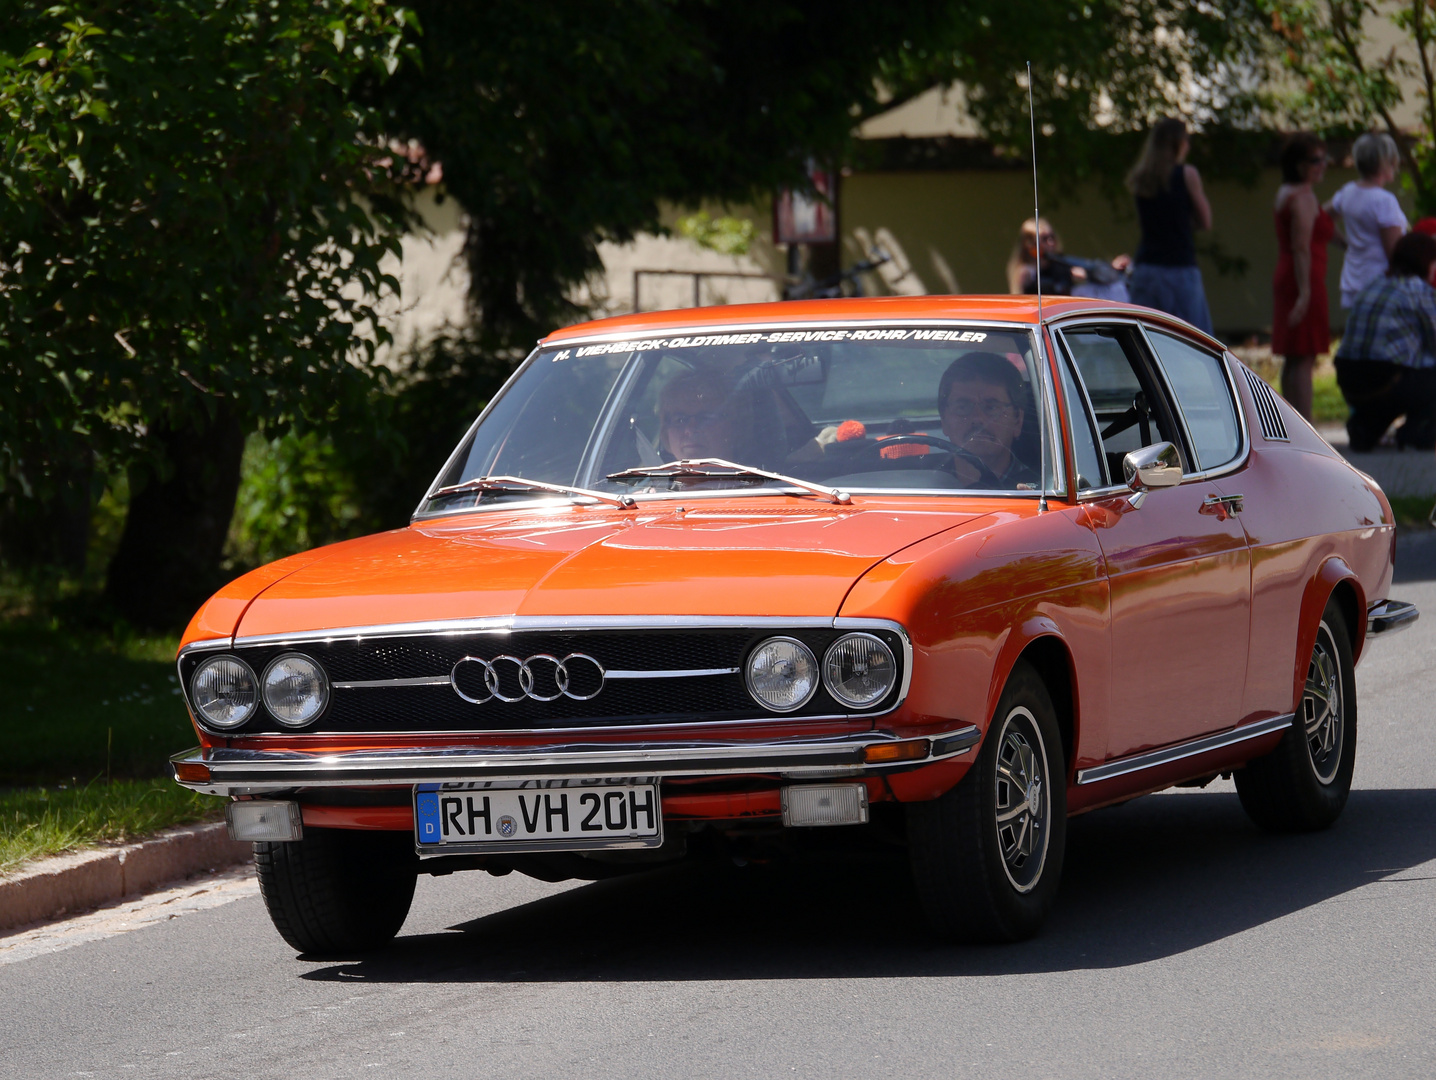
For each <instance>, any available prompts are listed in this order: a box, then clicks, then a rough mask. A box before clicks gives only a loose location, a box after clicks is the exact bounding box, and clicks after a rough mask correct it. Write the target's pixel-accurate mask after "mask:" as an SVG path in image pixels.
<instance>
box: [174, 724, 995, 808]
mask: <svg viewBox="0 0 1436 1080" xmlns="http://www.w3.org/2000/svg"><path fill="white" fill-rule="evenodd" d="M981 739H982V732H981V731H979V730H978V729H977V727H976V726H974V725H971V724H968V725H965V726H963V727H960V728H957V729H954V730H952V731H946V732H943V733H942V734H940V735H934V736H931V737H928V738H920V739H899V738H897V737H896V736H893V735H890V734H884V733H881V732H865V733H863V734H861V735H854V736H838V737H833V738H817V739H785V740H777V741H773V742H743V743H740V742H663V743H659V742H645V743H627V744H619V745H605V744H596V743H580V744H554V745H551V746H489V747H483V748H474V747H441V748H423V749H408V750H355V751H349V752H346V753H339V754H309V753H304V752H301V751H296V750H232V749H225V748H213V747H212V748H209V749H206V748H203V747H195V748H194V749H193V750H187V751H185V752H184V753H182V754H176V755H175V756H174V757H172V758H170V765H171V768H172V769H173V770H174V776H175V780H176V781H177V782H178V783H180V784H182V785H183V786H185V787H187V788H191V789H192V790H194V791H203V792H207V793H208V794H210V795H251V794H262V793H265V792H274V791H288V790H291V789H294V788H310V787H373V786H384V785H392V786H407V785H410V784H437V783H465V782H468V783H472V782H474V781H486V780H505V781H513V780H535V779H540V778H543V777H546V776H563V777H571V778H590V777H592V778H601V777H614V776H657V777H664V776H733V775H751V774H753V773H777V774H779V775H780V776H782V777H784V778H785V779H787V778H792V779H819V778H822V777H839V776H861V775H864V774H867V773H875V772H890V771H892V770H893V769H895V768H914V767H916V766H920V765H928V764H931V763H932V762H935V761H944V760H946V759H948V758H954V757H959V756H961V755H962V754H965V753H967V752H968V751H969V750H971V749H972V748H973V747H974V746H976V745H977V744H978V743H979V742H980V741H981Z"/></svg>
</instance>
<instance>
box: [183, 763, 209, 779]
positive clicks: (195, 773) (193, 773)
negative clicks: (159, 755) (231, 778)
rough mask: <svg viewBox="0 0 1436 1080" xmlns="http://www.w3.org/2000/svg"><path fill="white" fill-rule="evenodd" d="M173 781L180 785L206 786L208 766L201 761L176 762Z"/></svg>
mask: <svg viewBox="0 0 1436 1080" xmlns="http://www.w3.org/2000/svg"><path fill="white" fill-rule="evenodd" d="M175 779H176V780H178V781H179V782H180V783H181V784H208V783H209V766H208V765H206V764H205V763H204V762H202V761H176V762H175Z"/></svg>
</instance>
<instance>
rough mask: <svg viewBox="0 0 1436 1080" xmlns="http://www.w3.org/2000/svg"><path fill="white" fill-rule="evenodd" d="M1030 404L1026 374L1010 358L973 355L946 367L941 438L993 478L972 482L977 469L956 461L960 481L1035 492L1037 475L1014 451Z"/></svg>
mask: <svg viewBox="0 0 1436 1080" xmlns="http://www.w3.org/2000/svg"><path fill="white" fill-rule="evenodd" d="M1026 400H1027V395H1026V393H1025V390H1024V388H1023V384H1022V375H1021V374H1020V373H1019V372H1018V370H1017V368H1016V367H1014V366H1013V364H1012V363H1011V361H1009V360H1008V359H1007V358H1006V357H1003V356H996V355H994V354H993V353H981V352H974V353H968V354H966V355H965V356H960V357H958V358H957V359H956V360H954V361H953V362H952V363H951V364H950V365H948V368H947V370H946V371H944V372H943V373H942V379H941V380H939V382H938V384H937V408H938V415H939V417H940V418H941V421H942V433H943V435H945V436H946V437H947V439H948V441H949V442H951V443H952V444H953V445H954V446H956V447H957V448H958V449H959V450H965V451H967V453H969V454H971V455H973V457H975V458H977V459H978V460H979V461H981V462H982V464H983V466H984V467H985V468H986V471H987V473H990V474H991V476H990V477H987V476H978V477H969V475H968V474H973V473H976V471H977V470H976V469H975V468H973V466H972V464H971V463H970V462H968V461H966V460H964V459H963V458H962V457H960V456H955V457H954V459H953V464H954V468H955V469H956V471H957V474H958V478H959V479H961V480H963V481H964V482H968V483H970V484H971V486H973V487H990V488H992V489H994V490H1001V491H1015V490H1026V489H1033V488H1036V487H1037V484H1038V479H1039V478H1038V476H1037V472H1036V470H1035V469H1033V468H1032V467H1031V466H1030V465H1028V464H1027V463H1026V462H1024V461H1023V460H1022V459H1021V458H1019V457H1018V456H1017V455H1016V454H1015V453H1014V452H1013V450H1012V444H1013V442H1015V441H1016V439H1017V437H1018V436H1019V435H1021V434H1022V421H1023V419H1024V410H1023V402H1025V401H1026ZM994 478H995V479H994ZM983 481H986V482H983Z"/></svg>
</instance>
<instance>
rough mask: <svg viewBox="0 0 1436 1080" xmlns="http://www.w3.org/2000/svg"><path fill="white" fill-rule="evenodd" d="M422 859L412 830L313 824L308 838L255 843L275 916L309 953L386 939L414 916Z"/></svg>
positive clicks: (362, 948)
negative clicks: (412, 907)
mask: <svg viewBox="0 0 1436 1080" xmlns="http://www.w3.org/2000/svg"><path fill="white" fill-rule="evenodd" d="M418 862H419V860H418V857H417V856H416V855H415V854H414V841H413V838H412V837H411V836H410V834H408V833H406V832H404V833H401V832H367V831H359V830H352V829H307V830H306V831H305V834H304V839H303V840H294V841H290V842H287V843H257V844H255V845H254V865H255V869H256V870H257V871H258V875H259V891H260V893H261V894H262V895H263V897H264V904H265V907H267V908H268V909H269V917H270V918H271V919H272V920H273V921H274V928H275V929H276V930H278V931H279V936H280V937H282V938H284V940H285V941H287V942H289V944H290V945H292V946H294V948H296V949H298V950H299V951H300V952H302V953H320V954H324V953H330V954H333V953H351V952H367V951H369V950H372V949H378V948H382V947H383V946H384V945H387V944H388V943H389V941H390V939H392V938H393V937H394V935H395V934H397V933H398V932H399V928H400V927H401V926H403V925H404V920H405V918H407V917H408V915H409V905H410V904H411V903H412V902H413V899H414V884H415V880H416V879H417V877H418Z"/></svg>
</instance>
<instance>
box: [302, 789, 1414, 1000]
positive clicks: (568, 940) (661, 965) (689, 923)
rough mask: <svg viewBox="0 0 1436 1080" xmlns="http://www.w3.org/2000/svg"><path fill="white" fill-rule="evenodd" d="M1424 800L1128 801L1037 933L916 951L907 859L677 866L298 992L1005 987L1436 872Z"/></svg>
mask: <svg viewBox="0 0 1436 1080" xmlns="http://www.w3.org/2000/svg"><path fill="white" fill-rule="evenodd" d="M1432 820H1436V791H1429V790H1391V791H1356V792H1353V793H1352V796H1351V801H1350V803H1349V804H1348V806H1347V809H1346V813H1345V814H1344V815H1343V817H1342V819H1341V821H1340V822H1338V823H1337V825H1336V826H1335V827H1334V828H1333V829H1331V830H1329V831H1327V832H1323V833H1315V834H1308V835H1301V836H1270V835H1267V834H1265V833H1262V832H1260V831H1258V830H1257V829H1256V828H1255V827H1253V826H1252V825H1251V824H1250V823H1249V822H1248V821H1247V819H1246V817H1245V815H1244V814H1243V812H1242V810H1241V806H1240V804H1239V803H1238V802H1237V799H1236V796H1235V795H1232V794H1229V793H1220V794H1217V793H1206V792H1198V793H1183V794H1179V795H1166V796H1156V797H1153V798H1147V799H1140V800H1137V801H1136V802H1134V803H1130V804H1128V805H1126V806H1122V807H1117V808H1113V809H1109V810H1101V811H1097V812H1095V813H1093V814H1089V815H1086V816H1083V817H1079V818H1075V819H1073V821H1072V823H1071V829H1070V833H1069V844H1068V858H1067V866H1066V871H1065V874H1064V879H1063V885H1062V891H1061V895H1060V897H1059V899H1058V903H1057V909H1056V911H1055V912H1054V914H1053V917H1052V918H1051V919H1050V920H1049V922H1048V924H1047V927H1046V928H1045V930H1044V932H1043V934H1042V935H1041V937H1039V938H1037V939H1036V940H1034V941H1030V942H1025V943H1022V944H1020V945H1009V946H986V947H958V946H951V945H941V944H935V943H933V942H932V940H931V939H930V938H929V936H928V935H927V932H926V930H925V927H924V923H923V920H922V916H921V914H920V912H919V910H918V904H917V897H916V895H915V893H914V890H913V886H912V884H911V881H910V879H909V877H908V873H907V864H906V861H905V859H904V858H903V857H902V856H901V855H893V856H886V855H878V856H874V855H865V856H854V857H849V858H841V857H808V858H802V859H796V860H792V861H788V862H784V863H774V864H769V865H764V866H747V867H742V868H740V867H736V866H732V865H719V864H714V863H708V864H684V865H680V866H676V867H671V868H666V869H661V870H656V871H651V872H648V873H644V874H641V875H636V876H633V877H625V878H619V879H614V880H609V881H604V882H597V883H594V884H590V885H586V886H583V887H580V888H575V889H572V890H569V891H566V892H563V893H561V894H558V895H555V896H550V897H546V898H545V899H542V900H538V901H534V902H532V903H528V904H524V905H521V906H518V907H514V908H509V909H507V910H504V911H501V912H497V913H494V914H491V915H488V916H485V917H483V918H480V919H475V920H473V921H472V922H467V923H462V924H460V925H458V926H454V927H452V928H450V931H449V932H447V933H442V934H427V935H415V936H407V937H405V936H401V937H400V938H399V939H398V940H397V941H396V942H395V943H394V945H393V946H392V947H391V948H390V949H388V950H386V951H384V952H382V953H377V954H373V955H371V956H368V957H363V958H358V959H355V960H352V961H345V962H342V963H336V964H331V965H329V966H325V967H321V968H316V969H312V970H310V971H308V972H306V973H305V974H304V975H302V976H301V977H302V978H305V979H313V980H322V981H334V980H340V981H349V980H352V981H360V982H381V983H387V982H400V983H413V982H436V983H445V982H530V981H532V982H562V981H595V982H608V981H644V980H707V979H774V978H787V979H794V978H798V979H802V978H876V977H892V976H945V975H998V974H1014V973H1034V972H1048V971H1066V970H1073V969H1083V968H1108V967H1122V966H1126V965H1130V964H1141V963H1146V962H1148V961H1151V960H1156V959H1160V958H1162V957H1167V956H1171V955H1174V954H1177V953H1182V952H1185V951H1187V950H1190V949H1195V948H1199V947H1201V946H1203V945H1207V944H1209V943H1211V942H1214V941H1218V940H1221V939H1222V938H1226V937H1229V936H1231V935H1233V934H1238V933H1241V932H1242V931H1244V930H1249V929H1252V928H1253V927H1257V926H1261V925H1262V924H1264V923H1267V922H1270V921H1271V920H1274V919H1279V918H1281V917H1283V916H1285V915H1290V914H1292V913H1293V912H1296V911H1300V910H1302V909H1304V908H1308V907H1311V906H1313V905H1315V904H1320V903H1323V902H1326V901H1332V900H1339V899H1342V898H1347V899H1349V896H1348V894H1351V893H1353V892H1354V891H1355V890H1358V889H1362V888H1364V887H1367V886H1370V887H1371V888H1370V889H1368V891H1367V893H1366V894H1364V896H1365V897H1370V899H1371V900H1372V901H1373V902H1379V901H1380V900H1382V899H1384V898H1386V897H1391V896H1395V895H1399V894H1397V893H1395V890H1400V889H1402V888H1404V887H1405V886H1403V885H1402V884H1401V883H1400V882H1399V881H1393V880H1391V879H1392V878H1394V877H1400V876H1405V877H1407V878H1408V879H1409V877H1410V875H1409V874H1404V872H1406V871H1409V870H1410V869H1411V868H1412V867H1415V866H1418V865H1420V864H1422V863H1425V862H1427V861H1429V860H1431V859H1436V830H1432V829H1431V827H1430V822H1431V821H1432Z"/></svg>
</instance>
